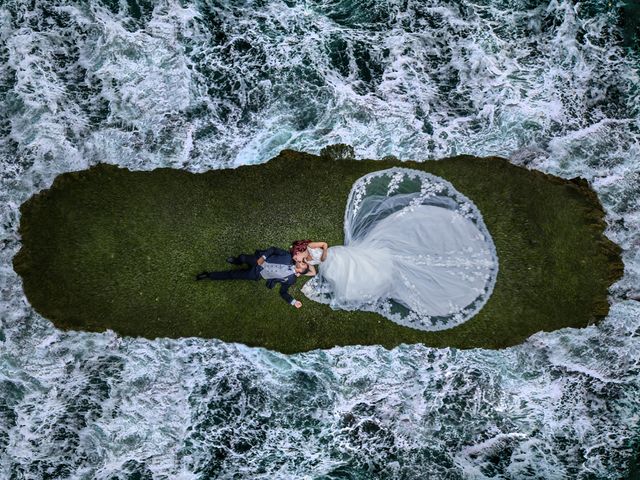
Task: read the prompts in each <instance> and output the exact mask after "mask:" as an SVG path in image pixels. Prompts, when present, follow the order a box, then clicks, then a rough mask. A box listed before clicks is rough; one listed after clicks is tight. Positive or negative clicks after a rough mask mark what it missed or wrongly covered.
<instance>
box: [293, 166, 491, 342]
mask: <svg viewBox="0 0 640 480" xmlns="http://www.w3.org/2000/svg"><path fill="white" fill-rule="evenodd" d="M344 236H345V241H344V245H339V246H332V247H327V246H326V243H325V244H324V246H322V245H319V244H320V243H324V242H315V243H314V242H310V241H299V242H295V243H294V246H296V245H297V250H296V253H297V254H298V256H300V258H301V259H302V257H304V258H307V259H308V257H312V258H311V259H310V260H312V261H314V262H315V260H316V258H315V257H316V256H317V257H319V258H318V259H317V260H320V259H321V262H320V261H319V262H318V263H320V265H319V272H318V274H317V275H316V276H314V277H313V278H312V279H310V280H309V281H308V282H307V283H306V284H305V285H304V286H303V288H302V291H303V292H304V294H305V295H306V296H307V297H309V298H310V299H312V300H315V301H318V302H321V303H328V304H329V305H330V306H331V307H332V308H334V309H344V310H366V311H373V312H377V313H379V314H381V315H383V316H385V317H387V318H389V319H390V320H393V321H395V322H396V323H399V324H401V325H405V326H408V327H412V328H417V329H421V330H443V329H446V328H451V327H453V326H456V325H459V324H460V323H463V322H465V321H466V320H468V319H469V318H471V317H472V316H473V315H475V314H476V313H477V312H478V311H479V310H480V309H481V308H482V307H483V306H484V304H485V303H486V301H487V300H488V298H489V296H490V295H491V292H492V291H493V286H494V284H495V280H496V275H497V273H498V259H497V256H496V250H495V247H494V245H493V240H492V239H491V235H490V234H489V231H488V230H487V227H486V226H485V224H484V222H483V220H482V215H481V214H480V212H479V211H478V209H477V207H476V206H475V205H474V204H473V203H472V202H471V201H470V200H469V199H468V198H467V197H465V196H464V195H462V194H461V193H459V192H458V191H456V190H455V188H454V187H453V186H452V185H451V184H450V183H449V182H447V181H446V180H443V179H442V178H439V177H436V176H434V175H431V174H428V173H425V172H422V171H419V170H412V169H407V168H391V169H388V170H382V171H378V172H373V173H370V174H368V175H365V176H364V177H362V178H360V179H358V180H357V181H356V182H355V184H354V185H353V187H352V189H351V193H350V194H349V199H348V201H347V208H346V212H345V220H344ZM304 242H307V243H306V244H304ZM294 246H292V253H293V249H294ZM309 248H311V249H318V250H320V249H322V253H320V252H318V251H316V252H313V253H312V250H310V249H309Z"/></svg>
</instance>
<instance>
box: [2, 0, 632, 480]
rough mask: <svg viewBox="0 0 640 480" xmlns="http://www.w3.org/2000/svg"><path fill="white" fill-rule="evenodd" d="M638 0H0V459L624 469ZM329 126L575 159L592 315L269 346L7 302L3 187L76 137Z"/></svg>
mask: <svg viewBox="0 0 640 480" xmlns="http://www.w3.org/2000/svg"><path fill="white" fill-rule="evenodd" d="M623 7H624V8H626V10H623ZM634 12H636V13H637V11H636V10H633V8H632V7H631V6H625V5H623V4H621V3H619V2H616V1H615V0H610V1H606V0H602V1H596V0H587V1H585V2H579V3H577V2H572V1H570V0H550V1H538V0H477V1H474V2H471V1H466V0H422V1H418V0H324V1H320V0H306V1H305V0H301V1H294V0H272V1H269V0H255V1H251V0H246V1H241V0H238V1H228V2H227V1H222V2H217V1H212V0H206V1H205V0H202V1H195V2H188V1H186V0H184V1H177V0H176V1H169V0H165V1H158V2H151V1H136V0H120V1H118V0H101V1H92V2H89V1H85V2H80V1H73V0H56V1H53V0H30V1H25V0H16V1H11V0H8V1H7V0H4V1H2V2H0V164H1V173H0V176H1V182H2V186H1V189H0V215H1V221H0V232H1V233H0V235H1V239H2V250H1V252H0V289H1V299H0V302H1V303H0V315H1V318H0V320H1V324H0V327H1V330H0V478H11V479H22V478H34V479H40V478H87V479H89V478H98V479H107V478H109V479H116V478H119V479H134V478H145V479H146V478H171V479H173V478H177V479H196V478H198V479H200V478H202V479H205V478H223V479H225V478H229V479H230V478H234V479H235V478H249V479H261V478H262V479H279V478H283V479H286V478H308V479H311V478H316V479H386V478H405V479H413V478H433V479H438V478H447V479H457V478H472V479H482V478H505V479H507V478H508V479H521V478H540V479H561V478H563V479H564V478H571V479H573V478H580V479H601V478H623V477H625V476H627V475H630V473H629V468H630V467H629V466H630V465H631V464H632V463H633V462H632V460H633V458H634V457H635V455H636V454H635V453H634V452H635V450H636V447H637V445H638V440H640V435H639V433H640V432H639V431H638V423H639V417H640V391H639V387H640V337H639V335H640V303H638V302H636V301H634V300H631V299H630V298H632V297H634V296H636V295H638V294H640V292H639V291H638V290H639V287H638V285H640V253H638V251H639V249H638V247H639V246H640V205H639V202H640V200H639V199H640V174H639V173H638V172H639V171H640V112H639V108H640V87H639V85H640V81H639V78H640V77H639V67H640V54H638V50H637V43H635V42H636V39H635V37H634V28H637V24H638V22H637V21H636V20H637V19H634V18H633V17H632V15H634ZM625 15H626V16H625ZM634 22H635V23H634ZM634 48H635V50H634ZM337 142H344V143H349V144H352V145H354V146H355V148H356V152H357V154H358V156H359V157H370V158H380V157H382V156H385V155H396V156H398V157H399V158H403V159H416V160H420V159H428V158H441V157H444V156H449V155H452V154H459V153H469V154H476V155H493V154H496V155H502V156H506V157H508V158H510V159H511V160H512V161H513V162H514V163H518V164H523V165H527V166H529V167H532V168H538V169H541V170H544V171H546V172H550V173H554V174H556V175H560V176H564V177H573V176H578V175H579V176H582V177H585V178H587V179H588V180H589V181H590V182H591V183H592V185H593V186H594V188H595V189H596V191H597V192H598V194H599V196H600V199H601V201H602V202H603V204H604V206H605V209H606V212H607V221H608V225H609V228H608V230H607V235H608V236H609V237H610V238H611V239H613V240H614V241H615V242H617V243H618V244H620V245H621V246H622V248H623V249H624V253H623V256H624V261H625V267H626V271H625V276H624V278H623V279H622V280H621V281H620V282H618V284H616V285H615V286H613V287H612V289H611V302H612V308H611V312H610V315H609V317H608V318H607V319H606V320H604V321H603V322H602V324H600V325H599V326H597V327H595V326H594V327H589V328H586V329H565V330H560V331H556V332H553V333H540V334H537V335H534V336H533V337H532V338H531V339H529V341H527V342H526V343H524V344H522V345H520V346H517V347H513V348H509V349H505V350H502V351H488V350H470V351H459V350H454V349H434V348H428V347H425V346H421V345H411V346H401V347H398V348H396V349H394V350H391V351H387V350H385V349H383V348H381V347H376V346H369V347H344V348H334V349H332V350H328V351H313V352H309V353H305V354H299V355H292V356H286V355H281V354H278V353H274V352H270V351H267V350H263V349H255V348H247V347H244V346H242V345H235V344H226V343H223V342H220V341H216V340H203V339H182V340H156V341H150V340H141V339H131V338H121V337H119V336H117V335H115V334H113V333H106V334H89V333H82V332H66V333H65V332H61V331H59V330H57V329H55V328H54V327H53V326H52V325H51V323H50V322H49V321H48V320H45V319H43V318H41V317H39V316H38V315H37V314H36V313H35V312H34V311H33V310H32V309H31V307H30V306H29V304H28V302H27V300H26V298H25V296H24V293H23V291H22V287H21V282H20V279H19V278H18V276H17V275H16V274H15V273H14V271H13V269H12V266H11V260H12V257H13V256H14V255H15V253H16V252H17V251H18V249H19V248H20V238H19V236H18V234H17V229H18V225H19V220H20V219H19V210H18V209H19V205H20V204H21V203H22V202H24V201H25V200H26V199H28V198H29V197H30V196H31V195H32V194H34V193H35V192H38V191H39V190H41V189H43V188H47V187H48V186H49V185H50V184H51V182H52V180H53V178H54V177H55V176H56V175H58V174H60V173H63V172H66V171H70V170H78V169H84V168H87V167H89V166H90V165H93V164H95V163H97V162H109V163H114V164H119V165H122V166H125V167H129V168H132V169H153V168H157V167H161V166H163V167H166V166H170V167H174V168H182V169H186V170H190V171H203V170H207V169H212V168H227V167H235V166H238V165H244V164H250V163H260V162H264V161H266V160H268V159H269V158H271V157H273V156H274V155H276V154H277V153H278V152H279V151H280V150H281V149H283V148H295V149H299V150H306V151H310V152H314V153H317V152H318V151H319V150H320V148H322V147H323V146H325V145H327V144H330V143H337ZM514 321H517V319H514Z"/></svg>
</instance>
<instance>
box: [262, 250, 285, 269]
mask: <svg viewBox="0 0 640 480" xmlns="http://www.w3.org/2000/svg"><path fill="white" fill-rule="evenodd" d="M286 253H287V251H286V250H282V249H281V248H278V247H269V248H267V249H266V250H265V251H264V253H263V254H262V256H261V257H260V258H261V259H262V261H260V259H258V265H262V263H263V262H264V261H265V260H266V259H267V258H269V257H270V256H271V255H285V254H286Z"/></svg>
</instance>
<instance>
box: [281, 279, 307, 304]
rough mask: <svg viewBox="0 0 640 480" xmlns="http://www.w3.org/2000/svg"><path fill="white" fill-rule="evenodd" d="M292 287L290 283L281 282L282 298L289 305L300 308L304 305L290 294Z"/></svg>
mask: <svg viewBox="0 0 640 480" xmlns="http://www.w3.org/2000/svg"><path fill="white" fill-rule="evenodd" d="M290 286H291V283H289V282H280V296H281V297H282V299H283V300H284V301H285V302H287V303H288V304H290V305H293V306H294V307H296V308H300V307H301V306H302V303H301V302H299V301H298V300H296V299H295V298H293V297H292V296H291V295H290V294H289V287H290Z"/></svg>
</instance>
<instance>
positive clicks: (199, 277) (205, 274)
mask: <svg viewBox="0 0 640 480" xmlns="http://www.w3.org/2000/svg"><path fill="white" fill-rule="evenodd" d="M205 278H209V272H201V273H199V274H198V275H196V280H204V279H205Z"/></svg>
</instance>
